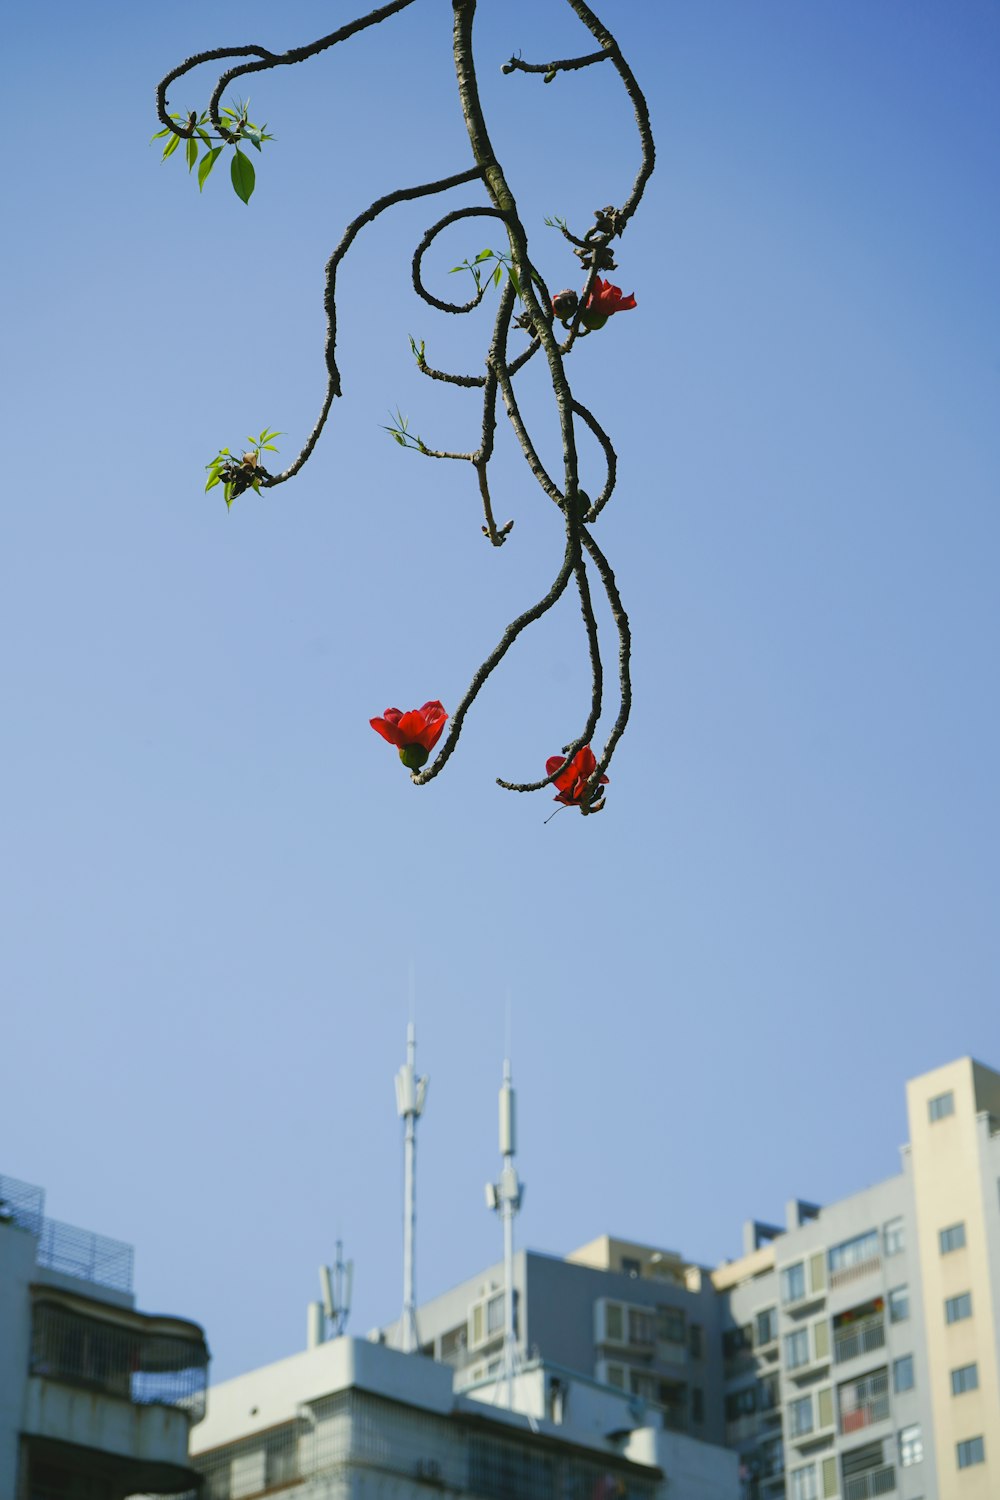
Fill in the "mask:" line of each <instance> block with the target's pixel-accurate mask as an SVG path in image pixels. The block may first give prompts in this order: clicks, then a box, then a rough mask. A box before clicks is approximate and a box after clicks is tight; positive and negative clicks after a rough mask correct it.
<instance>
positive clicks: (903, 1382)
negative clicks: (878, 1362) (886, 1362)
mask: <svg viewBox="0 0 1000 1500" xmlns="http://www.w3.org/2000/svg"><path fill="white" fill-rule="evenodd" d="M892 1388H893V1390H894V1391H895V1392H896V1395H897V1396H898V1395H899V1393H900V1392H901V1391H912V1390H913V1355H912V1354H904V1355H903V1356H902V1357H901V1358H900V1359H894V1360H893V1362H892Z"/></svg>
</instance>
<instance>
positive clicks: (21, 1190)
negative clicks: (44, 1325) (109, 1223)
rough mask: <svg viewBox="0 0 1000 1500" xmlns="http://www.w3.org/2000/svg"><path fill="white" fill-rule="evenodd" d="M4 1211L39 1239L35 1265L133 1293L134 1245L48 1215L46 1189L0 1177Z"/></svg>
mask: <svg viewBox="0 0 1000 1500" xmlns="http://www.w3.org/2000/svg"><path fill="white" fill-rule="evenodd" d="M0 1212H2V1213H3V1214H4V1216H5V1217H6V1218H8V1219H10V1220H12V1221H13V1222H14V1223H15V1224H16V1225H17V1226H18V1227H19V1228H20V1229H26V1230H27V1231H28V1232H29V1234H33V1235H34V1236H35V1239H36V1240H37V1242H38V1243H37V1246H36V1249H35V1262H36V1264H37V1265H39V1266H44V1267H45V1268H46V1269H47V1270H50V1271H59V1272H61V1273H62V1274H63V1275H64V1276H77V1277H79V1278H80V1279H81V1280H82V1281H90V1282H92V1283H93V1284H94V1285H95V1286H103V1287H107V1288H108V1289H109V1290H110V1291H115V1292H130V1291H131V1290H132V1262H133V1252H132V1246H131V1245H127V1244H125V1243H124V1242H123V1241H122V1240H112V1239H109V1238H108V1237H107V1235H103V1234H93V1233H91V1231H90V1230H89V1229H77V1228H76V1227H75V1225H73V1224H62V1223H60V1221H59V1220H58V1219H49V1218H46V1216H45V1193H44V1191H43V1189H42V1188H39V1187H34V1186H33V1185H32V1184H31V1183H29V1182H20V1181H19V1180H18V1179H17V1178H16V1177H3V1176H0Z"/></svg>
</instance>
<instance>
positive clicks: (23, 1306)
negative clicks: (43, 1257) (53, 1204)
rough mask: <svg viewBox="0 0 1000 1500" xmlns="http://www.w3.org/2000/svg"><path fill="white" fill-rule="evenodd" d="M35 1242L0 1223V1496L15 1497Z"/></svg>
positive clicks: (26, 1371) (30, 1235)
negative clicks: (29, 1290) (29, 1289)
mask: <svg viewBox="0 0 1000 1500" xmlns="http://www.w3.org/2000/svg"><path fill="white" fill-rule="evenodd" d="M34 1269H35V1237H34V1235H32V1234H29V1233H28V1231H27V1230H26V1229H18V1228H17V1226H16V1225H14V1224H12V1223H10V1222H7V1221H4V1220H0V1495H15V1494H16V1493H17V1465H18V1446H19V1438H18V1434H19V1432H20V1429H21V1413H22V1409H23V1406H24V1387H25V1382H26V1380H27V1378H28V1359H29V1356H30V1351H31V1303H30V1299H29V1296H28V1287H29V1285H30V1284H31V1280H32V1277H33V1275H34Z"/></svg>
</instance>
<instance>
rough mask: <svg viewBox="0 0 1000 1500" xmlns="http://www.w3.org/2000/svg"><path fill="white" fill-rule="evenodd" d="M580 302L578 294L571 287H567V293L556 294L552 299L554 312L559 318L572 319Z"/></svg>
mask: <svg viewBox="0 0 1000 1500" xmlns="http://www.w3.org/2000/svg"><path fill="white" fill-rule="evenodd" d="M579 300H580V299H579V297H578V296H577V294H576V292H574V291H573V289H572V288H571V287H567V288H566V289H565V291H562V292H556V294H555V296H554V297H553V298H552V311H553V312H554V313H555V315H556V317H557V318H571V317H572V316H573V314H574V313H575V312H576V308H577V303H578V302H579Z"/></svg>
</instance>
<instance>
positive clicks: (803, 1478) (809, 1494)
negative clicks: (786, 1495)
mask: <svg viewBox="0 0 1000 1500" xmlns="http://www.w3.org/2000/svg"><path fill="white" fill-rule="evenodd" d="M791 1480H792V1500H819V1490H818V1489H817V1488H816V1465H815V1464H809V1466H808V1467H807V1468H805V1469H792V1471H791Z"/></svg>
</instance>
